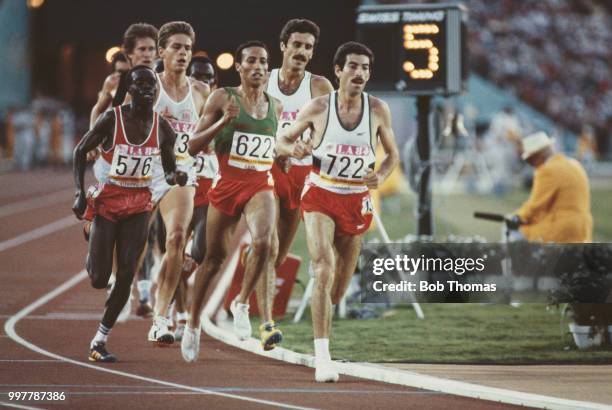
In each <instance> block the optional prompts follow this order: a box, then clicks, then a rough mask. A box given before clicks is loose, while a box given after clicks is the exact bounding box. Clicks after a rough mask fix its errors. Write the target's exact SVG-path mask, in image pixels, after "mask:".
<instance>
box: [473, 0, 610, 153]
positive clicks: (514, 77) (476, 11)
mask: <svg viewBox="0 0 612 410" xmlns="http://www.w3.org/2000/svg"><path fill="white" fill-rule="evenodd" d="M466 5H467V6H468V8H469V17H470V41H469V47H470V59H471V67H472V69H473V70H474V71H476V72H478V73H479V74H481V75H483V76H484V77H486V78H488V79H490V80H492V81H493V82H495V83H496V84H498V85H499V86H502V87H503V88H505V89H510V90H512V91H513V92H514V93H516V95H517V96H518V97H520V98H521V99H522V100H524V101H526V102H527V103H529V104H530V105H532V106H533V107H534V108H536V109H538V110H539V111H541V112H543V113H545V114H546V115H548V116H549V117H551V118H552V119H554V120H555V121H556V122H557V123H558V124H559V125H562V126H565V127H567V128H569V129H571V130H572V131H574V132H577V133H578V132H580V131H581V130H582V129H583V127H584V126H585V125H589V126H592V127H593V128H594V129H595V132H596V134H597V135H598V146H599V149H598V151H599V152H600V153H605V152H607V151H608V140H609V138H610V137H611V136H610V135H609V133H610V129H611V128H612V76H611V75H610V74H611V68H612V67H611V65H612V51H611V50H612V48H611V47H610V44H612V11H611V10H610V6H609V5H607V3H606V2H597V1H592V0H546V1H541V0H522V1H515V0H499V1H487V0H470V1H468V2H466Z"/></svg>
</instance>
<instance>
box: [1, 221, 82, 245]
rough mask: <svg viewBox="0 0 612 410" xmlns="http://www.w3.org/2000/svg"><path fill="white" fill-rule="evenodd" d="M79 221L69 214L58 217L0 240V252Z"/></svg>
mask: <svg viewBox="0 0 612 410" xmlns="http://www.w3.org/2000/svg"><path fill="white" fill-rule="evenodd" d="M78 223H80V221H79V220H78V219H77V218H76V216H74V215H69V216H66V217H64V218H61V219H58V220H56V221H53V222H51V223H50V224H47V225H43V226H41V227H39V228H36V229H32V230H31V231H28V232H25V233H22V234H21V235H19V236H16V237H14V238H11V239H8V240H6V241H3V242H0V252H3V251H6V250H8V249H11V248H14V247H16V246H19V245H23V244H24V243H26V242H30V241H33V240H34V239H38V238H42V237H43V236H47V235H50V234H52V233H54V232H57V231H61V230H62V229H65V228H68V227H69V226H72V225H76V224H78Z"/></svg>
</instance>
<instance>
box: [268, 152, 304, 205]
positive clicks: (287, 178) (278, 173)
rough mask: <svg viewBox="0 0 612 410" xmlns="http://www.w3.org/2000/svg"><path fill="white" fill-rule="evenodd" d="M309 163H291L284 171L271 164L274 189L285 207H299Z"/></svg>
mask: <svg viewBox="0 0 612 410" xmlns="http://www.w3.org/2000/svg"><path fill="white" fill-rule="evenodd" d="M311 169H312V166H311V165H292V166H291V167H290V168H289V171H287V172H286V173H285V172H283V170H282V169H281V168H280V167H279V166H278V165H277V164H276V162H275V163H274V165H272V176H273V177H274V191H275V192H276V196H277V197H278V199H279V200H280V205H281V206H282V207H283V208H285V209H297V208H299V207H300V202H301V198H302V191H303V190H304V182H305V181H306V177H307V176H308V174H310V170H311Z"/></svg>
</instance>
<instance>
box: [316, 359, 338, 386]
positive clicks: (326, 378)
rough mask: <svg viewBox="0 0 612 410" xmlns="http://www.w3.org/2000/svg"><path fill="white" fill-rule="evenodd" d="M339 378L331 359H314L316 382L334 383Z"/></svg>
mask: <svg viewBox="0 0 612 410" xmlns="http://www.w3.org/2000/svg"><path fill="white" fill-rule="evenodd" d="M315 360H316V359H315ZM339 378H340V376H338V372H337V371H336V369H335V368H334V363H333V362H332V361H331V360H316V361H315V381H316V382H317V383H336V382H337V381H338V379H339Z"/></svg>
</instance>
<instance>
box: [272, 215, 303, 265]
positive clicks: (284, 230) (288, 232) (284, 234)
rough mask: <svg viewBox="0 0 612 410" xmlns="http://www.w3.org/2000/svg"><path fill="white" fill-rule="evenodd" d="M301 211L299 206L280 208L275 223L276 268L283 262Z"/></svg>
mask: <svg viewBox="0 0 612 410" xmlns="http://www.w3.org/2000/svg"><path fill="white" fill-rule="evenodd" d="M300 218H301V211H300V208H299V207H298V208H296V209H287V208H283V207H281V208H280V212H279V222H278V224H277V227H278V228H277V229H278V257H277V258H276V264H275V267H276V268H278V267H279V266H280V265H282V264H283V262H284V261H285V258H286V257H287V254H288V253H289V249H290V248H291V244H292V243H293V239H295V234H296V232H297V230H298V227H299V226H300Z"/></svg>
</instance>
